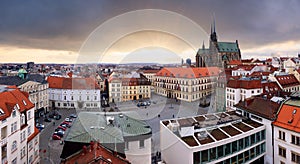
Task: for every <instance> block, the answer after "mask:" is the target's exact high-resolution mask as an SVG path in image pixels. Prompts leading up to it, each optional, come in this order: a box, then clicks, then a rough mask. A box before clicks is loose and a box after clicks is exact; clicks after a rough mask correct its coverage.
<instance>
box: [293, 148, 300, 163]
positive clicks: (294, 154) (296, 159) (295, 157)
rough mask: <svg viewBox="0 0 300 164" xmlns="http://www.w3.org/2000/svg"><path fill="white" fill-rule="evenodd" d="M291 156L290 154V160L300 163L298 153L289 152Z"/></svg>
mask: <svg viewBox="0 0 300 164" xmlns="http://www.w3.org/2000/svg"><path fill="white" fill-rule="evenodd" d="M291 156H292V161H293V162H295V163H300V155H299V154H297V153H295V152H293V151H292V152H291Z"/></svg>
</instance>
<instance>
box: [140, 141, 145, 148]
mask: <svg viewBox="0 0 300 164" xmlns="http://www.w3.org/2000/svg"><path fill="white" fill-rule="evenodd" d="M144 147H145V140H140V148H144Z"/></svg>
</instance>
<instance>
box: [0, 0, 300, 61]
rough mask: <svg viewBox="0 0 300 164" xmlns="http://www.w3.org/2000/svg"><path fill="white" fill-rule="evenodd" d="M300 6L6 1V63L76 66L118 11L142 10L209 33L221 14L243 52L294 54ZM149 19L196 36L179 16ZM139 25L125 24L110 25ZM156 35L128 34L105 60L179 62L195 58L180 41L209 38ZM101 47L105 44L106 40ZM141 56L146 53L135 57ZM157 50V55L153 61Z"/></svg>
mask: <svg viewBox="0 0 300 164" xmlns="http://www.w3.org/2000/svg"><path fill="white" fill-rule="evenodd" d="M299 6H300V1H297V0H286V1H283V0H282V1H273V0H251V1H246V0H205V1H204V0H203V1H202V0H185V1H182V0H169V1H168V0H165V1H162V0H149V1H138V0H126V1H125V0H114V1H111V0H102V1H101V0H97V1H96V0H95V1H93V0H90V1H84V0H82V1H79V0H65V1H60V0H43V1H39V0H27V1H26V2H24V1H21V0H20V1H17V0H16V1H10V0H3V1H0V20H1V21H0V61H1V62H27V61H35V62H36V63H49V62H57V63H76V62H78V52H79V50H80V48H81V47H82V45H83V43H84V42H85V41H86V40H87V38H88V37H89V36H90V34H91V33H92V32H93V31H94V30H95V29H97V27H99V26H101V25H102V24H103V23H105V22H107V21H109V20H111V19H113V18H114V17H117V16H118V15H121V14H124V13H127V12H131V11H135V10H142V9H161V10H165V11H171V12H172V13H177V14H178V15H181V16H183V17H185V18H187V19H189V20H191V21H193V22H195V23H196V24H197V25H199V26H200V27H201V28H202V29H203V30H204V32H206V33H210V23H211V21H212V15H213V13H214V15H215V19H216V30H217V34H218V39H219V41H235V40H236V39H237V40H239V44H240V48H241V51H242V57H244V58H250V57H259V58H264V57H266V56H271V55H281V56H287V55H288V56H295V55H297V53H298V52H299V51H300V50H299V49H300V32H299V31H300V22H299V20H300V10H299ZM147 19H149V22H148V24H147V26H148V25H149V27H150V26H151V25H153V23H157V22H156V21H158V22H159V21H160V22H163V24H164V25H169V27H168V28H169V29H172V28H173V29H176V28H177V29H179V30H180V31H181V33H185V32H186V31H187V32H190V33H192V34H193V33H194V32H193V31H190V29H189V28H188V27H184V26H181V23H182V21H179V19H178V22H176V20H177V19H174V20H173V19H172V20H171V21H172V22H168V21H167V20H166V19H165V18H163V16H162V17H156V18H155V21H152V20H151V19H153V20H154V18H147V17H146V18H145V20H147ZM145 20H143V21H140V20H128V21H129V22H130V24H131V25H132V26H138V25H140V24H141V23H142V22H144V21H145ZM174 21H175V22H174ZM132 26H130V27H129V26H128V25H126V26H122V24H121V25H120V26H118V27H116V26H112V27H111V29H114V28H120V29H126V28H132ZM141 33H142V34H141ZM151 33H153V31H150V32H149V30H145V32H144V34H143V31H139V32H136V31H135V33H134V34H131V33H130V34H128V33H126V34H125V33H124V36H123V37H122V39H117V40H115V42H113V44H112V45H110V46H109V47H106V53H107V54H108V55H106V57H103V58H102V60H101V62H115V61H116V57H117V58H118V56H113V55H117V54H125V55H127V56H126V57H124V56H123V57H122V58H124V61H126V62H130V61H132V62H139V61H141V62H162V61H163V62H162V63H166V61H171V60H170V57H171V56H172V55H173V56H174V59H175V58H176V60H174V61H172V62H180V60H179V59H180V58H187V57H189V58H192V60H194V56H195V54H194V51H195V50H194V49H193V48H192V46H190V47H189V45H188V43H187V44H185V43H184V41H183V42H182V44H181V42H180V41H182V40H199V44H198V45H197V46H201V44H202V42H203V40H204V41H205V43H206V44H207V43H208V40H207V39H208V38H203V36H199V35H196V32H195V35H189V37H190V38H189V39H183V38H181V37H180V34H179V37H178V34H175V35H174V34H172V33H171V32H170V33H168V31H167V33H166V31H164V32H161V31H156V32H155V33H153V34H151ZM111 35H113V34H111V33H109V32H108V33H107V35H105V34H102V35H101V36H103V37H102V41H103V40H105V38H110V36H111ZM192 37H193V38H192ZM126 39H127V40H131V42H130V44H127V46H124V45H126V43H128V42H127V41H126ZM149 39H150V40H151V44H150V43H149ZM132 40H135V42H132ZM162 40H164V42H162ZM133 43H138V45H139V46H137V44H133ZM154 43H155V44H154ZM158 43H159V44H161V45H162V46H159V45H158ZM97 44H99V46H101V45H104V44H102V43H101V42H99V43H97ZM142 44H145V45H144V46H143V45H142ZM122 47H123V49H122ZM155 47H157V49H155ZM189 48H190V49H189ZM179 50H180V52H179ZM109 52H110V53H109ZM110 55H112V56H110ZM137 55H139V57H137V58H135V56H137ZM151 55H152V56H153V58H149V56H151ZM143 56H144V58H143ZM163 56H167V57H166V58H164V57H163ZM171 58H172V57H171ZM127 59H128V60H127ZM137 59H138V60H137ZM152 59H153V61H149V60H152ZM117 62H120V61H117Z"/></svg>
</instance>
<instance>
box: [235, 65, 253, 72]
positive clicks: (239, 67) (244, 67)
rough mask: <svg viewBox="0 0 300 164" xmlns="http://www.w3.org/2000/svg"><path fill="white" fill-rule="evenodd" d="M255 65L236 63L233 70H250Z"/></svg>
mask: <svg viewBox="0 0 300 164" xmlns="http://www.w3.org/2000/svg"><path fill="white" fill-rule="evenodd" d="M255 66H256V65H238V66H236V67H234V68H233V70H238V69H243V70H245V71H251V70H252V69H253V68H254V67H255Z"/></svg>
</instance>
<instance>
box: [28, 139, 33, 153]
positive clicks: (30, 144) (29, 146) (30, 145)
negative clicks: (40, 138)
mask: <svg viewBox="0 0 300 164" xmlns="http://www.w3.org/2000/svg"><path fill="white" fill-rule="evenodd" d="M32 148H33V147H32V141H30V142H29V143H28V149H29V151H30V150H31V149H32Z"/></svg>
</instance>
